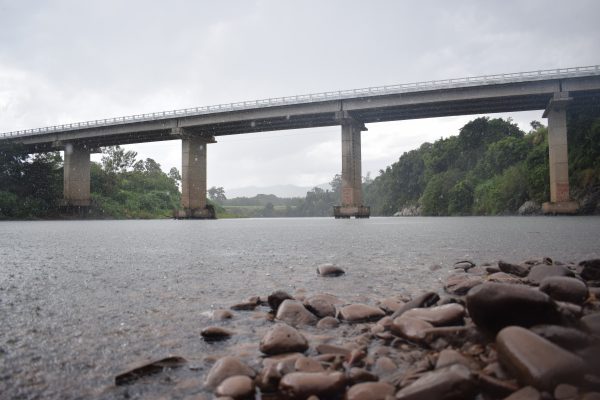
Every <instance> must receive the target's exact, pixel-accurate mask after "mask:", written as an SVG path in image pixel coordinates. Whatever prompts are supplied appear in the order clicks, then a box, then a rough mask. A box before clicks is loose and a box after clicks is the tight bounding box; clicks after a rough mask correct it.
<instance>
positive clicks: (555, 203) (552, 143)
mask: <svg viewBox="0 0 600 400" xmlns="http://www.w3.org/2000/svg"><path fill="white" fill-rule="evenodd" d="M571 100H572V99H571V98H570V97H569V93H568V92H560V93H555V94H554V97H553V98H552V100H550V103H549V104H548V107H547V108H546V111H544V115H543V116H544V118H548V151H549V164H550V202H548V203H544V204H543V205H542V210H543V212H544V214H575V213H576V212H577V210H578V208H579V204H578V203H577V202H576V201H573V200H571V195H570V193H569V154H568V149H567V106H568V104H569V102H570V101H571Z"/></svg>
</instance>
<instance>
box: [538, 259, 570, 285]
mask: <svg viewBox="0 0 600 400" xmlns="http://www.w3.org/2000/svg"><path fill="white" fill-rule="evenodd" d="M573 275H574V274H573V272H571V270H569V269H568V268H567V267H564V266H562V265H546V264H539V265H536V266H534V267H533V268H531V270H530V271H529V274H528V275H527V280H528V281H529V283H531V284H533V285H536V286H537V285H539V284H540V283H542V281H543V280H544V279H546V278H548V277H550V276H573Z"/></svg>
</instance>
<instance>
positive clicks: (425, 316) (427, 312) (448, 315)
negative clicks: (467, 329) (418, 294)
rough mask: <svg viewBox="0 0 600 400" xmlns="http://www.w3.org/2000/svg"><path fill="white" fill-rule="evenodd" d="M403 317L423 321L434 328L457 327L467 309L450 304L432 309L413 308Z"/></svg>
mask: <svg viewBox="0 0 600 400" xmlns="http://www.w3.org/2000/svg"><path fill="white" fill-rule="evenodd" d="M402 315H403V316H404V317H410V318H418V319H422V320H423V321H427V322H429V323H430V324H432V325H433V326H444V325H455V324H458V323H461V322H462V321H463V317H464V316H465V308H464V307H463V306H461V305H460V304H457V303H450V304H444V305H442V306H437V307H430V308H413V309H412V310H408V311H407V312H405V313H404V314H402Z"/></svg>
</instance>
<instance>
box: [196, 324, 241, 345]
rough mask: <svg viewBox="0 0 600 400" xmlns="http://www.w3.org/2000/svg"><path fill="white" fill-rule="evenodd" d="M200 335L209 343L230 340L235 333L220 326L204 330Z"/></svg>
mask: <svg viewBox="0 0 600 400" xmlns="http://www.w3.org/2000/svg"><path fill="white" fill-rule="evenodd" d="M200 335H202V337H203V338H204V340H206V341H207V342H215V341H218V340H226V339H229V338H230V337H231V335H233V332H232V331H230V330H228V329H225V328H221V327H220V326H209V327H206V328H204V329H202V330H201V331H200Z"/></svg>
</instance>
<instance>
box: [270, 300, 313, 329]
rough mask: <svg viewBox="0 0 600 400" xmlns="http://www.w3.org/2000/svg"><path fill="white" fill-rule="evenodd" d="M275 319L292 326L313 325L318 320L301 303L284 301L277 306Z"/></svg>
mask: <svg viewBox="0 0 600 400" xmlns="http://www.w3.org/2000/svg"><path fill="white" fill-rule="evenodd" d="M275 318H276V319H278V320H281V321H284V322H287V323H288V324H290V325H293V326H299V325H314V324H316V323H317V320H318V319H317V317H316V316H315V315H314V314H313V313H311V312H310V311H308V310H307V309H306V308H305V307H304V306H303V305H302V303H300V302H298V301H295V300H284V301H283V303H281V304H280V305H279V308H278V309H277V315H276V316H275Z"/></svg>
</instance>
